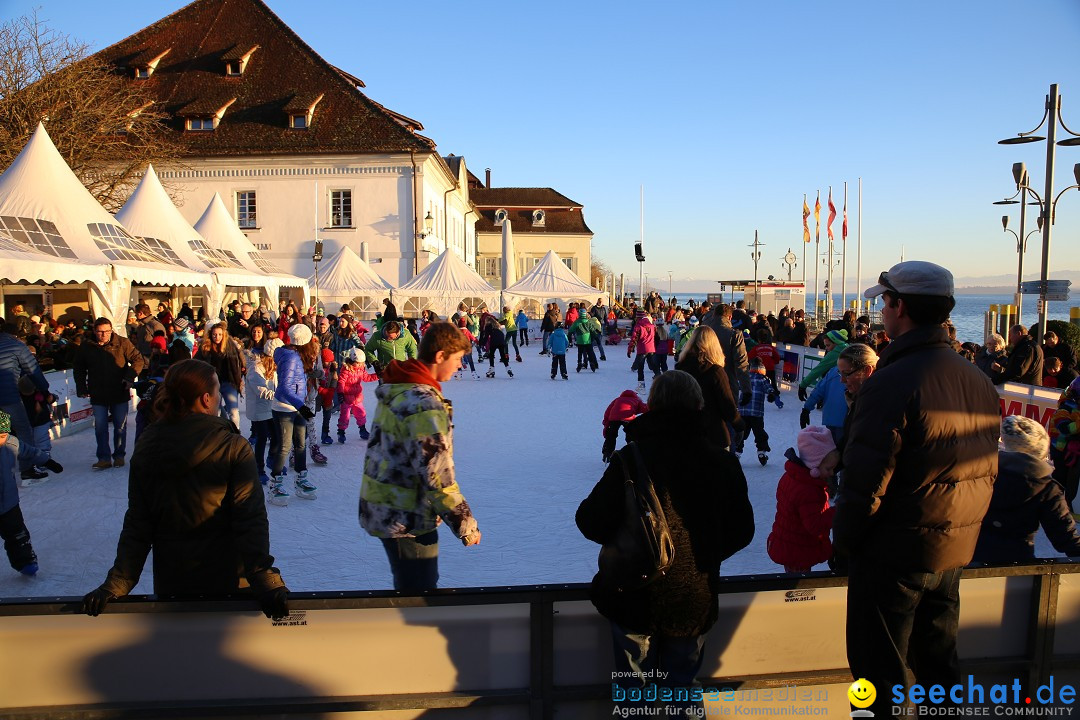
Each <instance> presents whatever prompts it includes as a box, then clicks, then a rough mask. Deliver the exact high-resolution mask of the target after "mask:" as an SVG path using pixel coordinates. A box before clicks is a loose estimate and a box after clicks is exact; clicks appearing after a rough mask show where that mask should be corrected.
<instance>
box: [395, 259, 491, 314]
mask: <svg viewBox="0 0 1080 720" xmlns="http://www.w3.org/2000/svg"><path fill="white" fill-rule="evenodd" d="M391 297H392V298H395V299H397V300H400V299H402V298H405V299H407V300H408V299H412V300H413V301H414V306H415V308H416V309H417V310H424V309H428V308H430V309H432V310H434V311H435V312H437V313H438V314H439V315H440V316H441V317H447V316H449V315H451V314H452V313H453V312H454V310H456V309H457V305H458V303H459V302H462V301H466V302H469V303H470V304H475V303H473V301H474V300H483V301H489V302H495V301H496V300H497V299H498V297H499V291H498V290H496V289H495V288H493V287H491V285H489V284H488V283H487V281H486V280H484V278H482V277H480V275H479V274H478V273H477V272H476V271H475V270H473V269H472V268H471V267H469V266H468V265H466V264H465V261H464V260H462V259H461V258H459V257H458V256H457V255H455V254H454V251H453V250H451V249H450V248H447V249H446V250H444V251H443V253H442V255H440V256H439V257H437V258H435V261H434V262H432V263H431V264H430V265H428V266H427V267H426V268H424V269H423V270H421V271H420V273H419V274H418V275H417V276H416V277H414V278H413V279H412V280H410V281H409V282H407V283H405V284H404V285H402V286H401V287H399V288H397V289H395V290H394V291H393V293H392V294H391ZM402 307H404V306H402ZM493 309H496V308H493Z"/></svg>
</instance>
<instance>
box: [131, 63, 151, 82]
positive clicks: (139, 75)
mask: <svg viewBox="0 0 1080 720" xmlns="http://www.w3.org/2000/svg"><path fill="white" fill-rule="evenodd" d="M148 77H150V68H148V67H145V66H143V67H137V68H135V79H136V80H145V79H146V78H148Z"/></svg>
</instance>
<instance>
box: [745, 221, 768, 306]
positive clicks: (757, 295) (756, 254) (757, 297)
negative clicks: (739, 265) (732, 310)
mask: <svg viewBox="0 0 1080 720" xmlns="http://www.w3.org/2000/svg"><path fill="white" fill-rule="evenodd" d="M748 247H752V248H754V249H753V250H751V251H750V259H751V260H753V261H754V310H755V311H757V312H760V311H759V310H758V308H760V307H761V284H760V283H759V282H758V273H757V266H758V260H760V259H761V250H759V249H758V248H763V247H765V243H759V242H758V231H757V230H755V231H754V243H753V244H752V245H749V246H748Z"/></svg>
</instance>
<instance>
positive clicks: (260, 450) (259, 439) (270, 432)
mask: <svg viewBox="0 0 1080 720" xmlns="http://www.w3.org/2000/svg"><path fill="white" fill-rule="evenodd" d="M251 434H252V435H254V436H255V464H256V465H257V466H258V468H259V474H260V475H262V474H263V473H265V472H266V443H267V441H269V442H270V457H271V458H276V457H277V456H278V454H279V453H280V452H281V436H280V435H278V433H277V428H276V427H274V421H273V420H256V421H254V422H252V423H251Z"/></svg>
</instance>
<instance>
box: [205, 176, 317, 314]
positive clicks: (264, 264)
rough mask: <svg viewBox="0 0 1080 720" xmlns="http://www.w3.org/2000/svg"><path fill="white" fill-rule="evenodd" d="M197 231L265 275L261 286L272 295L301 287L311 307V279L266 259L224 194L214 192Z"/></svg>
mask: <svg viewBox="0 0 1080 720" xmlns="http://www.w3.org/2000/svg"><path fill="white" fill-rule="evenodd" d="M195 230H196V232H198V233H199V235H201V236H202V238H203V239H204V240H206V244H207V245H208V246H209V247H210V248H212V249H214V250H217V251H219V252H221V253H223V254H224V255H225V256H226V257H229V258H231V259H233V260H236V261H237V262H238V263H239V264H240V266H241V267H243V268H244V269H245V270H246V271H247V272H248V273H250V274H256V275H263V276H265V281H264V282H263V284H262V285H261V287H262V288H264V289H265V290H266V292H267V294H268V295H269V296H270V297H271V298H273V299H274V300H276V299H277V297H278V293H279V288H283V287H287V288H300V290H301V292H303V295H304V302H303V305H304V307H305V308H306V307H307V306H308V303H309V296H308V284H307V281H306V280H304V279H303V278H298V277H296V276H295V275H289V274H288V273H285V272H282V271H281V269H280V268H278V267H277V266H276V265H274V264H273V263H272V262H270V261H269V260H267V259H266V258H264V257H263V256H262V253H260V252H259V251H258V249H257V248H256V247H255V246H254V245H252V244H251V241H250V240H248V239H247V236H246V235H244V233H243V232H241V230H240V228H239V227H238V226H237V224H236V221H235V220H234V219H233V217H232V215H230V214H229V211H228V210H226V209H225V203H224V202H222V200H221V195H219V194H218V193H214V197H213V198H212V199H211V200H210V204H209V205H207V206H206V210H205V211H204V212H203V214H202V217H200V218H199V220H198V222H196V223H195ZM276 305H277V303H276V302H272V303H271V305H270V309H271V310H277V308H276V307H275V306H276Z"/></svg>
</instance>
